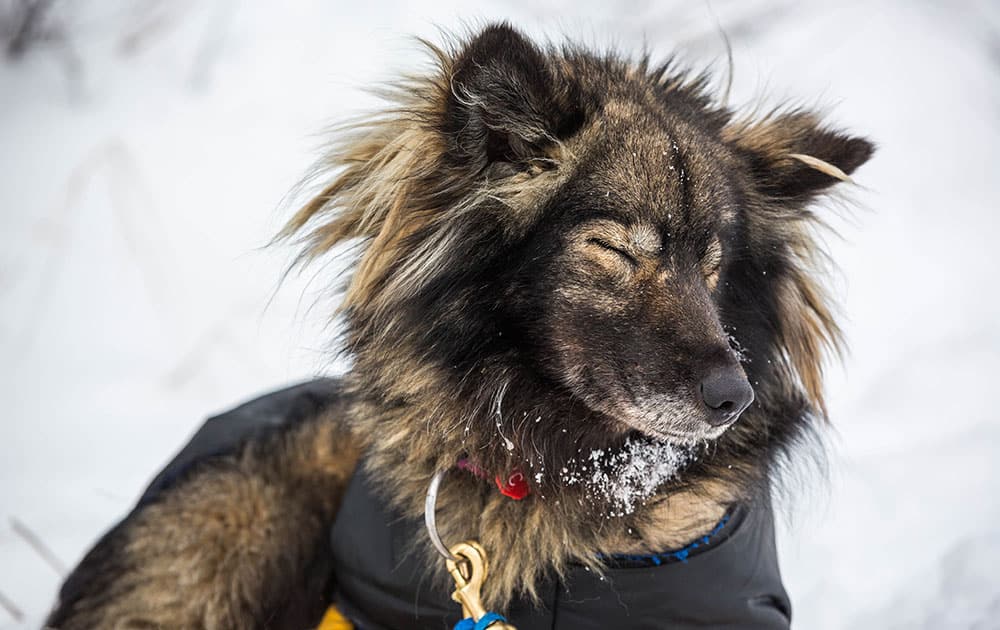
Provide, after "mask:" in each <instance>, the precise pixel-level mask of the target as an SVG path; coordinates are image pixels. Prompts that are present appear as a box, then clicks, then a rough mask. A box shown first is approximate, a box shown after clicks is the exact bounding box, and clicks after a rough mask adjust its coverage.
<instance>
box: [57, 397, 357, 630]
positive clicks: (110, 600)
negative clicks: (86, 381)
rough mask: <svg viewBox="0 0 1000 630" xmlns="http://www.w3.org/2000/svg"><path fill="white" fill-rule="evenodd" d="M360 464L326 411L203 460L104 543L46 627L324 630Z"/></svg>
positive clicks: (79, 572)
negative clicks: (344, 517)
mask: <svg viewBox="0 0 1000 630" xmlns="http://www.w3.org/2000/svg"><path fill="white" fill-rule="evenodd" d="M357 460H358V448H357V446H356V444H355V442H354V440H352V439H351V436H350V434H349V432H348V431H347V429H346V428H345V427H344V426H343V423H342V422H340V421H338V420H335V419H333V418H332V415H331V414H329V413H324V414H322V415H320V416H318V417H314V418H310V419H307V420H303V421H301V422H297V423H294V424H292V425H289V426H284V427H280V428H277V429H274V430H273V431H270V432H267V433H264V434H261V435H258V436H257V437H254V438H251V439H250V440H249V441H247V442H245V443H244V444H243V445H242V446H241V447H240V448H239V449H238V450H237V451H236V452H234V453H231V454H228V455H219V456H215V457H210V458H207V459H205V460H203V461H201V462H199V463H198V464H197V465H195V466H194V467H193V468H192V469H191V470H189V471H188V472H187V473H186V474H185V475H184V477H183V478H182V479H181V480H180V481H179V482H177V483H176V484H175V485H173V486H171V487H169V488H168V489H167V490H165V491H163V492H162V493H161V494H159V495H158V496H157V497H156V498H155V499H153V500H152V501H150V502H148V503H145V504H142V505H140V507H138V508H137V509H136V510H135V511H134V512H133V513H132V514H131V515H129V516H128V517H127V518H126V519H125V520H124V521H122V522H121V523H120V524H119V525H118V526H117V527H115V528H114V529H112V530H111V531H110V532H109V533H108V534H106V535H105V536H104V538H103V539H101V540H100V542H98V543H97V545H96V546H95V547H94V548H93V549H92V550H91V551H90V553H88V554H87V556H86V557H85V558H84V559H83V561H82V562H81V563H80V565H79V566H78V567H77V569H76V570H75V571H74V572H73V574H72V575H71V576H70V577H69V579H68V580H67V583H66V586H65V587H64V589H63V598H62V600H61V601H60V602H59V604H58V605H57V607H56V609H55V611H54V612H53V613H52V615H51V617H50V618H49V620H48V622H47V625H46V627H47V628H58V629H61V630H75V629H77V628H205V629H210V628H265V627H267V628H296V630H301V629H302V628H306V627H309V625H310V624H312V625H315V623H316V622H317V621H318V620H319V618H320V616H321V615H322V612H323V610H324V608H325V606H326V603H327V602H326V600H325V597H324V596H325V595H326V591H327V587H328V580H329V576H330V574H331V571H330V569H331V567H330V566H329V561H328V560H327V558H328V556H329V554H328V553H327V547H328V545H329V542H328V538H329V530H330V525H331V523H332V522H333V519H334V518H335V516H336V512H337V509H338V507H339V504H340V500H341V497H342V495H343V492H344V489H345V488H346V486H347V483H348V482H349V480H350V477H351V475H352V474H353V471H354V468H355V465H356V463H357Z"/></svg>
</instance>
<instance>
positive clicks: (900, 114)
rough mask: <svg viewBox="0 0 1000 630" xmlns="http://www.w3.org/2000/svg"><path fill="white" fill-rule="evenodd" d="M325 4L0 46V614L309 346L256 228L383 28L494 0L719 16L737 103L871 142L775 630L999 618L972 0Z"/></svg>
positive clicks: (358, 82)
mask: <svg viewBox="0 0 1000 630" xmlns="http://www.w3.org/2000/svg"><path fill="white" fill-rule="evenodd" d="M338 4H341V3H331V2H322V1H320V0H316V1H314V2H296V3H282V6H283V7H284V8H283V9H282V10H281V11H279V10H277V8H276V7H277V6H278V5H276V4H274V3H268V2H264V1H263V0H261V1H259V2H253V1H251V0H245V1H244V2H236V1H229V2H227V1H225V0H220V1H219V2H216V3H197V2H194V0H185V1H183V2H159V3H157V2H154V1H152V0H147V2H145V3H142V2H140V3H131V2H119V3H115V2H98V1H96V0H91V1H90V2H77V3H64V4H63V7H64V9H65V10H64V11H63V14H64V19H65V23H66V25H67V26H68V27H69V28H68V29H67V30H68V32H69V35H70V37H69V40H68V44H69V45H68V46H66V45H62V46H60V45H55V46H49V47H45V46H43V47H41V48H39V49H36V50H34V51H30V52H29V54H28V55H27V56H26V57H25V58H23V59H22V60H20V61H19V62H17V63H3V64H0V208H2V210H0V305H2V308H0V356H2V357H3V364H2V367H0V401H2V403H3V407H4V408H5V409H6V410H7V411H6V412H5V413H4V417H3V419H2V421H0V422H2V424H0V595H2V596H5V597H6V599H8V600H10V602H12V603H13V604H15V605H16V606H17V607H18V608H19V609H20V610H21V611H22V612H23V614H24V615H25V620H24V621H23V622H21V623H18V622H16V621H14V619H13V617H12V615H10V614H9V613H8V611H6V610H5V609H4V607H3V606H2V605H0V629H6V628H20V627H22V626H24V627H36V626H37V625H38V624H39V623H40V621H41V619H42V618H43V616H44V613H45V610H46V608H47V607H48V606H49V605H50V603H51V601H52V600H53V597H54V594H55V590H56V587H57V584H58V583H59V581H60V575H59V572H60V571H62V570H64V569H65V567H68V566H71V565H72V564H73V563H75V562H76V561H77V560H78V559H79V557H80V555H81V554H82V553H83V552H84V551H85V549H86V548H87V547H88V545H89V544H90V543H91V542H92V541H93V540H94V538H95V537H96V536H97V535H98V534H99V533H101V531H102V530H104V529H105V528H106V527H107V526H108V525H109V524H110V523H112V522H113V521H114V520H115V519H116V518H118V517H119V516H120V515H121V514H122V513H123V512H125V511H126V510H127V509H128V508H129V506H130V505H131V504H132V502H133V501H134V500H135V498H136V495H137V493H138V492H139V491H140V490H141V489H142V487H143V486H144V484H145V483H146V482H147V480H148V479H149V478H150V476H151V475H152V474H153V472H154V471H155V470H156V469H157V468H158V467H159V466H160V465H161V464H162V463H163V462H164V461H165V460H166V459H167V458H168V457H169V456H170V455H171V454H172V453H173V452H174V450H175V449H176V448H178V446H179V445H180V444H181V443H182V442H183V441H184V440H185V438H186V437H187V436H188V435H189V434H190V433H191V431H192V430H193V429H194V428H195V427H196V426H197V425H198V424H199V423H200V421H201V419H202V418H203V417H204V416H206V415H207V414H208V413H210V412H213V411H216V410H219V409H221V408H224V407H226V406H228V405H230V404H232V403H234V402H236V401H238V400H240V399H241V398H245V397H246V396H248V395H249V394H251V393H253V392H257V391H260V390H264V389H267V388H269V387H272V386H274V385H280V384H282V383H286V382H289V381H293V380H297V379H301V378H304V377H308V376H309V375H311V374H315V373H318V372H321V371H329V370H330V369H336V367H333V368H331V366H330V365H329V362H328V360H327V358H326V354H325V349H326V346H325V341H324V339H325V338H326V336H325V335H324V334H323V332H322V330H321V329H322V325H323V323H324V317H325V315H324V313H323V312H322V309H314V310H310V309H309V308H308V306H309V305H310V304H312V302H313V299H312V298H313V295H314V294H315V293H316V292H317V291H318V290H319V288H320V287H322V286H323V278H322V277H320V278H318V279H317V280H316V281H315V282H313V283H312V284H309V282H308V281H309V278H301V279H293V280H291V281H289V282H287V283H285V284H284V285H282V287H281V289H280V290H279V291H277V293H276V294H275V293H274V291H275V289H276V287H277V283H278V280H279V277H280V273H281V271H282V270H283V268H284V265H285V263H286V262H287V259H288V255H289V252H287V251H281V250H268V251H261V250H260V246H262V245H263V244H264V243H265V242H266V241H267V239H268V237H269V236H270V235H271V234H272V233H273V232H274V230H275V229H276V227H277V226H278V225H279V224H280V221H281V217H282V216H283V215H282V212H281V210H280V209H279V206H280V202H281V199H282V196H283V195H284V193H286V192H287V191H288V189H289V188H290V187H291V186H292V185H293V184H294V183H295V181H296V179H297V178H298V176H299V175H301V174H302V173H303V172H304V170H305V169H306V168H307V167H308V165H309V163H310V161H311V159H312V156H313V155H315V153H314V150H315V148H316V147H317V146H318V144H319V142H320V136H319V135H317V132H319V131H320V130H321V129H322V128H323V127H324V125H326V124H327V123H329V122H332V121H336V120H338V119H341V118H343V117H344V116H345V115H347V114H349V113H352V112H356V111H358V109H359V108H364V107H366V106H369V105H371V104H372V99H371V98H370V97H367V96H365V95H364V94H363V93H362V92H361V91H360V89H359V88H360V87H363V86H365V85H369V84H370V83H371V82H372V81H373V79H384V78H388V77H390V76H391V75H392V71H393V70H397V69H400V68H406V67H410V66H412V65H413V64H414V63H415V60H416V55H415V53H414V50H415V47H414V46H413V44H412V42H411V41H409V40H408V39H407V36H408V35H410V34H420V35H425V36H429V37H431V38H435V37H436V30H435V25H444V26H446V27H455V26H458V25H460V24H462V23H463V22H469V21H475V20H477V19H482V18H494V17H506V18H509V19H511V20H512V21H514V22H515V23H517V24H520V25H523V26H525V27H526V28H527V29H528V30H530V31H532V32H535V33H548V34H551V35H555V36H558V35H559V34H560V33H563V32H565V33H571V34H574V35H577V36H580V37H583V38H584V39H585V40H586V41H591V42H598V43H609V42H614V43H617V44H618V45H619V46H620V47H622V48H626V49H637V48H639V47H640V46H641V45H642V43H643V42H645V43H646V45H647V46H648V47H650V48H651V49H652V50H654V51H657V52H661V53H665V52H667V51H669V50H671V49H672V48H674V47H676V48H678V49H679V50H681V51H682V52H683V53H684V54H685V56H686V57H687V58H688V59H691V60H693V61H695V62H699V63H708V62H713V61H714V62H716V64H717V65H718V67H719V68H722V67H723V64H722V63H721V62H722V60H723V59H724V52H723V47H722V45H721V43H720V40H719V37H718V35H717V31H716V16H717V17H718V20H719V22H720V23H721V24H722V26H723V27H724V28H725V30H726V31H727V32H728V33H729V36H730V38H731V40H732V44H733V48H734V55H735V62H736V63H735V67H736V77H735V85H734V97H735V98H734V102H737V103H739V102H753V101H754V99H756V98H758V97H760V96H761V95H763V94H767V95H769V96H770V98H771V99H772V100H774V99H781V98H785V97H798V98H800V99H802V100H805V101H806V102H816V103H819V104H821V105H824V106H828V107H829V108H830V109H831V110H832V112H833V115H834V118H835V119H836V120H837V121H838V122H840V123H843V124H844V125H846V126H848V127H850V128H853V129H855V130H857V131H860V132H863V133H866V134H869V135H870V136H871V137H873V138H874V139H876V140H877V141H878V142H879V144H880V146H881V149H880V152H879V154H878V155H877V156H876V158H875V160H874V161H873V162H872V163H870V164H869V165H867V166H865V167H864V168H863V169H862V170H861V171H860V172H859V174H858V176H857V179H858V180H859V183H860V184H861V185H862V186H863V188H859V189H858V190H857V191H856V192H855V194H854V195H853V198H854V199H855V200H856V201H857V202H859V203H860V204H861V205H862V206H863V208H864V209H862V210H860V211H855V212H854V213H853V216H852V217H851V218H849V219H846V220H845V219H835V220H834V222H835V224H836V226H837V227H838V229H839V231H840V233H841V234H842V236H843V240H837V239H832V240H831V243H830V245H831V249H832V251H833V253H834V258H835V259H836V260H837V261H838V262H839V263H840V266H841V269H842V273H841V274H840V275H839V276H837V277H836V278H834V279H833V280H834V284H835V285H836V287H837V294H838V296H839V299H840V301H841V303H842V304H843V311H844V314H845V322H846V328H847V331H848V334H849V338H850V341H851V347H852V353H851V355H850V356H849V357H848V358H847V360H846V364H845V367H844V368H843V369H840V368H838V369H835V370H833V372H832V376H831V382H830V388H831V398H832V405H831V407H832V416H833V419H834V425H835V431H833V432H831V434H830V444H831V454H832V455H831V457H830V471H831V472H830V475H829V477H830V479H829V481H828V482H822V481H820V482H819V483H817V484H813V483H810V484H808V485H809V487H808V489H799V490H798V491H797V492H796V497H797V500H796V505H797V507H796V508H794V509H792V508H790V507H789V508H786V511H788V512H789V518H788V519H787V523H788V524H787V525H786V526H784V527H783V531H782V534H781V547H782V549H781V553H782V560H783V566H784V570H785V576H786V580H787V585H788V588H789V590H790V591H791V594H792V596H793V601H794V605H795V616H796V627H799V628H820V629H822V628H928V629H931V628H933V629H941V628H1000V576H998V569H997V567H998V566H1000V526H998V525H997V523H998V522H1000V500H998V497H1000V468H998V464H997V462H998V461H1000V459H998V456H1000V412H998V411H997V403H996V402H995V401H994V400H992V398H991V396H993V395H996V393H997V391H998V390H997V387H996V385H995V384H994V380H995V379H996V377H997V375H998V373H1000V371H998V367H997V366H998V362H1000V361H998V360H1000V332H998V329H997V327H996V322H997V321H998V320H1000V297H997V280H996V275H997V272H998V271H1000V263H998V258H1000V257H998V254H997V253H996V245H995V242H994V241H995V234H996V230H997V228H998V227H1000V226H998V219H997V208H996V206H997V203H998V201H1000V184H998V177H1000V171H998V168H997V164H998V163H1000V151H998V147H1000V115H998V114H1000V72H998V70H1000V8H998V6H997V5H996V4H995V3H992V4H991V3H990V2H988V1H986V0H984V1H983V2H961V3H960V2H952V3H947V5H946V4H945V3H930V2H921V3H915V2H908V1H906V0H898V1H887V2H881V3H875V2H862V1H860V0H850V1H847V2H836V3H831V2H823V3H819V2H817V3H813V4H802V3H794V2H781V1H766V0H755V1H753V2H748V1H746V0H743V1H737V0H731V1H728V2H727V1H723V0H715V2H713V3H712V4H711V5H709V4H708V3H690V2H680V1H677V2H672V3H667V2H660V3H653V2H643V1H639V0H636V1H632V2H621V3H618V4H616V5H612V4H611V3H605V2H598V1H597V0H588V1H585V2H580V0H573V1H570V0H559V1H557V2H552V3H548V4H547V5H546V6H545V7H544V8H543V7H540V6H538V3H537V2H534V1H530V0H508V1H506V2H503V1H501V0H496V1H495V2H481V3H479V5H478V6H476V7H475V8H470V7H469V3H461V2H457V1H453V2H436V3H434V4H426V3H417V2H386V3H374V2H367V3H351V5H352V6H351V8H348V9H344V8H342V7H338V6H337V5H338ZM713 10H714V14H713ZM831 216H833V212H831ZM272 294H274V299H273V301H269V300H271V298H272ZM799 485H806V484H799ZM24 528H27V529H28V530H30V531H31V532H34V533H35V534H36V535H37V536H38V537H39V538H41V539H42V540H43V541H44V543H45V544H46V545H47V546H48V547H49V548H50V549H51V550H52V552H53V553H54V555H55V558H54V562H46V561H45V560H44V559H43V558H42V557H41V555H40V554H39V553H38V552H36V551H35V550H34V549H33V548H32V546H30V545H29V544H28V543H27V542H26V538H25V535H24ZM52 564H56V565H57V566H55V567H53V566H51V565H52ZM0 599H2V597H0Z"/></svg>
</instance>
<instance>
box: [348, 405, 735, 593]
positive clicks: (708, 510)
mask: <svg viewBox="0 0 1000 630" xmlns="http://www.w3.org/2000/svg"><path fill="white" fill-rule="evenodd" d="M355 392H356V393H355V398H354V399H355V403H354V404H353V406H352V409H351V412H350V418H351V422H352V425H353V428H354V430H355V432H356V433H357V434H358V436H359V438H360V439H362V440H363V441H364V442H365V443H366V445H367V456H366V462H365V465H367V466H368V471H369V474H370V475H371V477H372V478H373V479H374V480H375V482H376V484H377V486H378V487H379V490H380V491H381V492H383V493H384V496H385V497H386V498H387V499H388V500H389V501H390V502H391V503H392V504H393V505H394V507H395V508H397V509H399V510H400V511H401V512H403V513H404V514H406V515H408V516H411V517H415V518H421V517H422V515H423V510H424V499H425V494H426V492H427V488H428V484H429V483H430V480H431V478H432V477H433V476H434V475H435V473H437V472H438V471H440V470H450V471H451V472H449V473H448V474H447V476H446V477H445V479H444V481H443V483H442V486H441V488H440V491H439V494H438V500H437V521H438V531H439V533H440V535H441V537H442V539H443V540H444V541H445V544H454V543H456V542H459V541H462V540H467V539H475V540H478V541H479V542H480V543H481V544H482V545H483V546H484V548H485V549H486V550H487V551H488V552H489V553H491V554H492V558H493V559H492V560H491V569H490V574H491V577H490V580H489V581H488V583H487V585H486V587H485V589H484V599H485V601H486V602H487V605H490V606H494V607H498V608H502V607H503V606H504V605H505V604H506V603H507V602H509V601H511V600H512V599H513V598H514V597H515V596H518V595H527V596H528V597H529V598H530V597H534V596H535V585H536V583H537V582H538V581H539V580H540V579H541V578H542V577H543V576H545V575H549V574H552V573H553V572H555V573H559V572H562V571H563V570H564V569H565V568H566V567H567V566H568V565H569V564H570V563H580V564H583V565H586V566H591V567H593V568H594V569H596V570H599V569H600V561H599V557H600V556H601V555H605V556H607V555H611V554H618V553H628V554H644V553H658V552H662V551H666V550H669V549H674V548H678V547H681V546H683V545H685V544H687V543H688V542H690V541H691V540H693V539H695V538H697V537H699V536H701V535H703V534H705V533H706V532H708V531H709V530H710V529H711V528H712V527H713V525H715V524H716V523H717V522H718V521H719V519H720V518H721V516H722V515H723V513H724V511H725V510H726V509H727V507H728V506H729V505H730V504H731V503H732V502H733V501H734V500H737V498H738V495H739V489H738V488H737V487H736V486H734V485H732V484H731V483H729V482H726V481H722V480H709V479H705V480H701V481H695V482H693V483H688V482H687V481H686V480H685V482H684V484H683V485H682V484H681V483H679V482H678V481H676V480H674V481H671V482H666V483H664V485H663V486H662V487H659V488H655V489H654V490H655V491H653V492H650V493H649V494H648V496H643V497H641V499H640V500H637V501H635V502H634V503H633V504H631V505H629V506H628V507H627V509H623V508H621V506H617V507H616V506H614V505H613V504H611V503H608V502H607V501H602V500H599V499H600V498H601V497H599V496H598V497H597V498H596V499H595V495H594V494H593V493H592V492H590V490H591V489H590V488H588V482H587V480H581V481H579V482H578V483H573V484H569V485H567V484H564V483H562V481H561V479H560V478H559V476H558V475H554V476H552V478H551V480H549V481H548V482H547V483H539V484H537V485H536V484H535V483H534V482H535V481H536V479H543V480H544V479H546V477H545V476H544V475H545V473H542V476H538V477H536V475H538V474H539V473H533V472H532V471H530V470H529V471H526V477H527V478H528V480H529V483H530V484H532V487H531V492H530V494H529V495H528V496H527V497H525V498H524V499H523V500H514V499H512V498H510V497H508V496H505V495H504V494H502V493H501V492H500V491H499V489H498V487H497V485H496V484H495V483H493V482H492V478H493V476H495V475H497V474H504V473H508V472H510V469H509V468H508V469H507V470H505V471H495V470H486V471H484V475H483V476H485V477H486V479H484V478H482V477H481V476H477V475H475V474H473V473H471V472H469V471H467V470H463V469H460V468H459V467H458V466H456V463H457V462H458V460H459V459H460V458H461V457H462V456H464V455H468V456H469V457H470V458H472V461H475V459H474V458H475V453H476V449H475V448H474V446H473V445H472V444H471V443H470V441H469V439H468V436H467V435H464V432H463V431H461V430H456V431H451V432H447V431H445V432H441V431H439V430H435V427H436V426H438V423H430V422H428V415H427V414H429V413H438V414H440V413H442V412H443V411H444V407H443V405H442V403H440V402H437V403H436V404H435V406H434V409H428V408H426V407H424V406H422V405H419V404H416V403H411V404H400V403H399V402H395V403H392V404H389V403H387V402H386V399H385V398H383V397H373V396H370V395H367V396H365V395H361V392H359V391H357V390H355ZM514 441H516V440H512V442H514ZM517 448H518V447H515V449H514V450H512V451H510V453H509V454H510V458H509V461H510V462H523V461H525V459H528V460H529V461H530V458H519V457H518V456H519V453H517V452H516V450H517ZM492 464H493V465H494V466H496V460H495V459H494V460H492ZM510 465H517V464H516V463H514V464H510ZM549 465H551V466H555V465H558V463H550V464H549ZM563 470H565V468H564V469H563ZM682 478H683V475H682ZM416 546H417V547H419V548H421V551H422V552H423V553H425V554H426V557H427V561H428V562H429V563H432V564H433V565H437V564H441V562H440V559H439V558H438V557H437V556H436V555H435V554H434V553H433V552H432V551H431V547H430V544H429V539H426V540H422V541H417V542H416Z"/></svg>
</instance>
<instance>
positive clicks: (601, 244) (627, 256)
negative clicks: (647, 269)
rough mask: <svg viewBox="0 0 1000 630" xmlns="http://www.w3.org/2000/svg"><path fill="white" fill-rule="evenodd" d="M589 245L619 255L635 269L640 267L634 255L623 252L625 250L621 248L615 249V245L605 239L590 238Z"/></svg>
mask: <svg viewBox="0 0 1000 630" xmlns="http://www.w3.org/2000/svg"><path fill="white" fill-rule="evenodd" d="M587 243H589V244H591V245H596V246H597V247H600V248H601V249H604V250H607V251H609V252H613V253H615V254H617V255H618V256H619V257H620V258H623V259H624V260H625V261H626V262H628V263H629V264H630V265H632V266H633V267H638V266H639V261H638V260H636V258H635V256H633V255H632V254H629V253H628V252H626V251H625V250H623V249H621V248H619V247H615V246H614V245H612V244H611V243H609V242H607V241H605V240H604V239H600V238H596V237H590V238H588V239H587Z"/></svg>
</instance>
